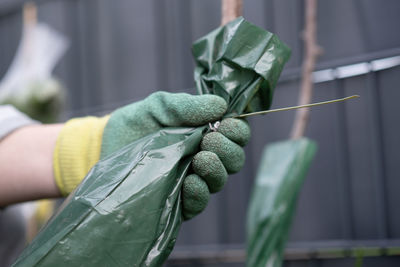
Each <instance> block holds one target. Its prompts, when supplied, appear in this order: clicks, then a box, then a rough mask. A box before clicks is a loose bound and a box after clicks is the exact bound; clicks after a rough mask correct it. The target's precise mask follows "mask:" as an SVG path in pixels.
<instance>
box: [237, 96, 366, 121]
mask: <svg viewBox="0 0 400 267" xmlns="http://www.w3.org/2000/svg"><path fill="white" fill-rule="evenodd" d="M358 97H360V96H359V95H352V96H348V97H344V98H338V99H334V100H329V101H323V102H317V103H312V104H305V105H300V106H293V107H286V108H277V109H270V110H263V111H257V112H252V113H246V114H242V115H238V116H234V117H233V118H244V117H250V116H254V115H261V114H268V113H272V112H278V111H286V110H293V109H299V108H310V107H315V106H321V105H325V104H330V103H336V102H342V101H346V100H350V99H353V98H358Z"/></svg>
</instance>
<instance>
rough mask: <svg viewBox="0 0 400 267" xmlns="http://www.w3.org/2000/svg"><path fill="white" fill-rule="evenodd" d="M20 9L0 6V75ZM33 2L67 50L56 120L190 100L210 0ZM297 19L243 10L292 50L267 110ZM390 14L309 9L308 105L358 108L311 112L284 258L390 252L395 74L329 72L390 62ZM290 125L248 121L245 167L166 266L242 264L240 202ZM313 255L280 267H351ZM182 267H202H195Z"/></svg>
mask: <svg viewBox="0 0 400 267" xmlns="http://www.w3.org/2000/svg"><path fill="white" fill-rule="evenodd" d="M22 2H24V1H19V0H18V1H17V0H0V36H1V37H0V75H3V74H4V73H5V71H6V70H7V67H8V65H9V63H10V62H11V60H12V57H13V54H14V52H15V50H16V48H17V44H18V42H19V38H20V33H21V10H20V4H21V3H22ZM37 2H38V3H39V18H40V20H41V21H43V22H46V23H48V24H50V25H51V26H53V27H54V28H55V29H57V30H58V31H60V32H62V33H64V34H65V35H66V36H68V38H70V40H71V47H70V49H69V51H68V52H67V55H66V56H65V57H64V58H63V60H62V62H61V63H60V64H59V65H58V67H57V68H56V72H55V73H56V75H57V77H59V78H60V79H61V80H62V81H63V82H64V83H65V85H66V87H67V88H68V92H69V102H68V109H67V111H66V115H65V119H66V118H67V117H71V116H81V115H86V114H100V113H104V112H106V111H109V110H112V109H114V108H116V107H118V106H120V105H122V104H125V103H129V102H130V101H135V100H139V99H142V98H144V97H146V96H147V95H148V94H150V93H152V92H154V91H156V90H166V91H170V92H178V91H179V92H182V91H185V92H192V93H193V92H194V90H192V89H190V88H192V87H193V78H192V72H193V62H192V59H191V53H190V47H191V43H192V42H193V41H194V40H195V39H197V38H199V37H201V36H202V35H204V34H206V33H207V32H209V31H210V30H212V29H213V28H215V27H217V26H218V25H219V21H220V2H219V1H215V0H202V1H194V0H192V1H184V0H180V1H179V0H166V1H155V0H151V1H150V0H137V1H130V0H116V1H107V0H85V1H83V0H69V1H68V0H47V1H46V0H44V1H43V0H42V1H37ZM303 8H304V7H303V1H290V0H264V1H262V0H245V1H244V16H245V18H247V19H248V20H250V21H251V22H253V23H255V24H257V25H259V26H261V27H264V28H266V29H268V30H270V31H272V32H275V33H277V34H278V35H279V36H280V38H281V39H282V40H284V41H285V42H286V43H287V44H288V45H289V46H290V47H291V48H292V51H293V54H292V58H291V60H290V62H289V63H288V64H287V67H286V69H285V71H284V74H283V75H282V79H281V82H280V83H279V85H278V88H277V90H276V95H275V100H274V104H273V107H282V106H289V105H294V104H296V102H297V94H298V86H299V79H298V78H299V67H300V64H301V61H302V41H301V38H300V37H301V29H302V28H303V15H302V14H303ZM399 13H400V2H399V1H396V0H386V1H379V0H364V1H361V0H336V1H329V0H320V1H319V8H318V24H319V25H318V27H319V28H318V40H319V43H320V45H321V46H322V47H323V49H324V54H323V55H322V56H321V57H320V59H319V63H318V69H329V70H328V72H329V73H330V74H331V78H332V79H331V80H330V81H326V82H321V83H318V84H316V88H315V96H314V100H315V101H319V100H326V99H333V98H336V97H342V96H347V95H351V94H359V95H361V98H360V99H359V100H357V101H351V102H348V103H343V104H336V105H328V106H324V107H319V108H315V109H314V110H313V112H312V118H311V122H310V125H309V128H308V131H307V136H309V137H310V138H312V139H314V140H316V141H317V142H318V144H319V151H318V154H317V157H316V159H315V161H314V162H313V165H312V167H311V170H310V173H309V176H308V178H307V180H306V182H305V185H304V187H303V190H302V192H301V195H300V198H299V203H298V210H297V215H296V217H295V221H294V225H293V228H292V231H291V235H290V244H289V246H290V247H292V248H301V249H303V250H302V251H303V252H304V251H311V250H312V249H313V248H316V247H318V246H326V245H327V246H329V244H333V243H332V242H333V241H332V240H343V241H346V242H361V243H360V244H362V241H363V240H369V241H368V242H370V243H369V244H375V243H374V240H380V242H383V243H385V244H386V243H387V242H386V241H388V242H389V243H390V242H391V244H393V246H397V247H400V242H397V239H399V240H400V212H399V209H398V207H397V203H398V202H399V201H400V198H399V194H398V193H397V192H398V190H399V188H400V179H399V178H400V177H399V173H400V164H399V163H400V162H399V161H400V157H399V155H398V151H399V149H400V139H399V136H400V126H399V114H400V107H399V104H398V99H399V98H400V90H399V81H400V79H399V77H400V67H395V66H394V67H390V68H387V69H382V70H378V71H373V70H374V69H373V68H371V69H370V70H371V71H368V72H367V73H365V74H361V75H356V76H352V75H350V76H351V77H343V76H341V75H340V71H341V70H343V69H336V68H337V67H340V66H344V65H349V64H354V63H360V62H370V61H372V60H375V59H380V58H387V57H393V56H397V55H400V34H398V29H397V28H398V25H399V23H400V16H399V15H398V14H399ZM394 65H396V64H394ZM365 66H367V68H368V67H371V66H372V65H368V64H367V65H365ZM344 76H346V75H344ZM293 115H294V113H293V112H285V113H279V114H275V115H269V116H261V117H255V118H251V119H250V122H251V124H252V125H253V128H252V129H253V136H252V140H251V142H250V144H249V145H248V146H247V148H246V152H247V163H246V166H245V167H244V169H243V171H242V172H240V173H239V174H237V175H233V176H232V177H230V180H229V182H228V184H227V186H226V187H225V189H224V190H223V191H222V192H221V193H219V194H217V195H215V196H213V197H212V199H211V201H210V204H209V206H208V208H207V209H206V211H205V212H204V213H203V214H201V215H200V216H198V217H197V218H195V219H194V220H192V221H190V222H187V223H185V224H184V225H183V227H182V230H181V233H180V236H179V239H178V241H177V248H176V250H175V253H174V254H173V255H172V258H174V257H175V261H174V263H171V266H172V265H174V264H176V265H178V263H179V262H180V261H179V255H180V254H179V251H184V250H189V251H190V253H189V254H190V255H192V256H196V255H199V254H201V253H200V252H201V251H203V252H204V253H205V254H204V253H203V254H204V255H205V256H204V258H207V255H208V254H207V253H206V252H207V251H208V252H210V251H219V250H222V251H225V252H226V251H228V250H229V249H231V248H235V249H237V250H234V251H237V253H238V254H236V255H239V254H240V253H242V250H241V249H242V248H243V247H244V242H245V233H244V223H245V216H246V208H247V202H248V198H249V194H250V189H251V186H252V181H253V178H254V177H255V173H256V170H257V166H258V163H259V159H260V154H261V151H262V148H263V146H264V145H265V144H267V143H269V142H273V141H277V140H282V139H285V138H286V137H287V136H288V134H289V130H290V127H291V124H292V121H293V117H294V116H293ZM382 240H383V241H382ZM371 242H372V243H371ZM346 244H348V243H346ZM357 244H359V243H357ZM332 246H333V247H338V246H339V247H340V246H343V243H341V245H332ZM303 252H302V253H303ZM228 254H229V253H228ZM228 254H227V255H228ZM234 254H235V253H234ZM303 254H304V255H305V254H307V253H305V252H304V253H303ZM303 254H302V255H303ZM174 255H175V256H174ZM304 255H303V256H304ZM316 255H317V254H315V255H314V256H313V255H311V256H310V255H308V256H305V257H306V258H307V260H299V258H301V257H303V256H299V257H298V258H296V257H294V258H293V259H297V260H289V261H288V262H287V265H288V266H308V265H313V266H314V265H315V266H345V265H347V266H348V265H352V264H353V263H354V261H353V260H352V259H336V260H327V259H323V257H322V258H321V257H318V256H316ZM347 256H349V255H347ZM187 258H190V257H187ZM228 258H229V257H228ZM233 258H235V257H233ZM238 258H239V259H227V261H229V260H231V261H233V262H239V263H237V266H242V265H243V263H240V261H241V260H242V258H243V257H241V256H238ZM210 261H212V260H210ZM190 262H191V263H192V264H194V263H196V264H198V265H199V266H203V265H202V264H201V263H200V261H195V260H191V261H190ZM399 262H400V259H399V258H398V257H387V258H379V257H377V258H370V259H368V260H365V261H364V266H398V265H399ZM383 264H387V265H383ZM204 265H206V264H204ZM174 266H175V265H174ZM207 266H221V263H216V264H215V265H211V264H210V265H207ZM232 266H233V265H232Z"/></svg>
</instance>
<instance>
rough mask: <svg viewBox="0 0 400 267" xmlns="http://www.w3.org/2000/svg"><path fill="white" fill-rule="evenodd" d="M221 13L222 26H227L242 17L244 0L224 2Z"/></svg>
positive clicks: (226, 0)
mask: <svg viewBox="0 0 400 267" xmlns="http://www.w3.org/2000/svg"><path fill="white" fill-rule="evenodd" d="M221 11H222V16H221V17H222V18H221V25H225V24H226V23H228V22H230V21H232V20H234V19H236V18H237V17H240V16H241V15H242V0H222V8H221Z"/></svg>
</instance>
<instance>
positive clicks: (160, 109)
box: [53, 92, 250, 219]
mask: <svg viewBox="0 0 400 267" xmlns="http://www.w3.org/2000/svg"><path fill="white" fill-rule="evenodd" d="M226 109H227V105H226V102H225V101H224V100H223V99H222V98H221V97H218V96H215V95H197V96H193V95H189V94H184V93H179V94H171V93H166V92H157V93H154V94H152V95H150V96H149V97H147V98H146V99H144V100H142V101H139V102H137V103H133V104H130V105H127V106H125V107H122V108H120V109H117V110H116V111H114V112H113V113H111V115H109V116H105V117H102V118H97V117H85V118H78V119H72V120H70V121H68V122H67V123H66V124H65V126H64V127H63V129H62V131H61V133H60V135H59V137H58V140H57V144H56V148H55V151H54V157H53V165H54V175H55V179H56V183H57V186H58V188H59V189H60V191H61V193H62V194H63V195H67V194H69V193H70V192H71V191H72V190H73V189H74V188H75V187H76V186H77V185H78V184H79V183H80V182H81V180H82V179H83V178H84V177H85V175H86V174H87V172H88V171H89V169H90V168H91V167H93V165H94V164H95V163H96V162H97V161H98V160H99V159H103V158H105V157H107V156H108V155H109V154H111V153H113V152H115V151H117V150H118V149H120V148H122V147H124V146H125V145H127V144H130V143H132V142H133V141H135V140H137V139H140V138H141V137H144V136H146V135H148V134H150V133H153V132H156V131H157V130H159V129H161V128H163V127H179V126H202V125H205V124H207V123H208V122H213V121H216V120H219V119H221V118H222V116H223V115H224V113H225V112H226ZM249 137H250V128H249V126H248V124H247V123H246V122H245V121H243V120H239V119H232V118H229V119H224V120H222V121H221V124H220V126H219V128H218V131H217V132H210V133H208V134H206V135H205V136H204V137H203V140H202V142H201V146H200V147H201V151H200V152H199V153H197V154H196V155H195V156H194V159H193V162H192V169H193V172H194V173H193V174H191V175H189V176H188V177H186V178H185V180H184V183H183V189H182V190H183V192H182V198H183V216H184V218H185V219H190V218H192V217H193V216H195V215H196V214H198V213H200V212H201V211H202V210H203V209H204V208H205V207H206V206H207V202H208V199H209V197H210V192H211V193H214V192H218V191H219V190H221V189H222V187H223V186H224V184H225V182H226V180H227V176H228V173H235V172H238V171H239V170H240V169H241V168H242V166H243V164H244V159H245V156H244V151H243V149H242V146H244V145H245V144H246V143H247V141H248V139H249Z"/></svg>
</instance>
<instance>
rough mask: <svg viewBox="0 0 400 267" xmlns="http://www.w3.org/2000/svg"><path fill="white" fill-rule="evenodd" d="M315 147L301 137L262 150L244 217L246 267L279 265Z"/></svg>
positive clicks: (274, 266) (272, 266) (273, 266)
mask: <svg viewBox="0 0 400 267" xmlns="http://www.w3.org/2000/svg"><path fill="white" fill-rule="evenodd" d="M316 148H317V146H316V144H315V143H314V142H313V141H311V140H309V139H306V138H302V139H298V140H288V141H283V142H277V143H273V144H270V145H268V146H267V147H266V148H265V149H264V152H263V156H262V159H261V161H260V167H259V170H258V173H257V178H256V180H255V183H254V186H253V191H252V194H251V197H250V202H249V208H248V214H247V225H246V228H247V229H246V230H247V266H249V267H261V266H262V267H264V266H270V267H278V266H282V261H283V253H284V249H285V243H286V240H287V238H288V235H289V230H290V225H291V222H292V218H293V216H294V214H295V210H296V202H297V196H298V194H299V191H300V189H301V186H302V184H303V181H304V178H305V177H306V174H307V171H308V169H309V166H310V164H311V161H312V159H313V157H314V154H315V152H316Z"/></svg>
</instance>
